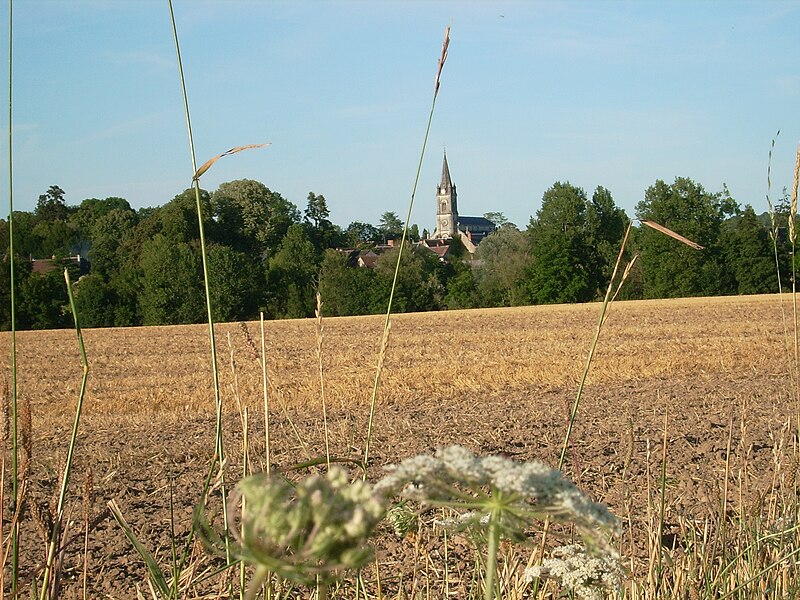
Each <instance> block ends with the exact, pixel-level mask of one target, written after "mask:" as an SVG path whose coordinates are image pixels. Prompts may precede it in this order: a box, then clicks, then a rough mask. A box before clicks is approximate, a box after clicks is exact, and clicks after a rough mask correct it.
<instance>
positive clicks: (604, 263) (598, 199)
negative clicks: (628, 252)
mask: <svg viewBox="0 0 800 600" xmlns="http://www.w3.org/2000/svg"><path fill="white" fill-rule="evenodd" d="M627 227H628V216H627V215H626V214H625V211H624V210H622V209H621V208H619V207H618V206H617V205H616V204H615V203H614V199H613V198H612V196H611V192H609V191H608V190H607V189H606V188H604V187H601V186H598V187H597V189H595V191H594V194H592V199H591V200H590V201H589V202H588V204H587V206H586V241H587V242H588V244H589V247H590V248H592V249H593V250H594V252H592V253H591V254H592V258H593V260H594V263H593V264H592V265H591V268H592V280H593V281H594V284H595V291H594V294H595V296H597V297H598V298H599V297H602V296H603V295H604V294H605V292H606V289H607V288H608V284H609V281H610V280H611V274H612V273H613V271H614V264H615V263H616V261H617V256H618V255H619V249H620V246H621V244H622V238H623V237H624V236H625V229H626V228H627Z"/></svg>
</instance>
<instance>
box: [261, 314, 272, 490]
mask: <svg viewBox="0 0 800 600" xmlns="http://www.w3.org/2000/svg"><path fill="white" fill-rule="evenodd" d="M259 317H260V319H261V323H260V324H261V383H262V386H263V392H264V443H265V444H266V450H265V454H266V461H267V465H266V468H265V471H266V472H267V475H269V472H270V469H271V467H270V460H271V459H272V457H271V456H270V444H269V394H268V391H267V384H268V381H267V350H266V343H265V339H264V338H265V336H264V312H263V311H262V312H260V313H259Z"/></svg>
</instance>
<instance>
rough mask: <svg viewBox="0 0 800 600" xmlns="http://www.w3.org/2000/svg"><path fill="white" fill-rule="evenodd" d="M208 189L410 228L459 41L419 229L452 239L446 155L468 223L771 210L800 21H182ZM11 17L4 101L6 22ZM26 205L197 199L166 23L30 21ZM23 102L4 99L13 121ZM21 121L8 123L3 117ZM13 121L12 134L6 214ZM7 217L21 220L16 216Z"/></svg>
mask: <svg viewBox="0 0 800 600" xmlns="http://www.w3.org/2000/svg"><path fill="white" fill-rule="evenodd" d="M174 6H175V13H176V18H177V25H178V33H179V36H180V42H181V50H182V54H183V60H184V70H185V75H186V79H187V87H188V94H189V102H190V108H191V115H192V121H193V127H194V134H195V145H196V150H197V158H198V161H199V162H203V161H205V160H206V159H207V158H210V157H211V156H213V155H215V154H218V153H220V152H222V151H224V150H226V149H228V148H230V147H232V146H237V145H242V144H250V143H258V142H271V143H272V146H271V147H269V148H268V149H266V150H252V151H249V152H246V153H242V154H239V155H237V156H232V157H229V158H225V159H223V160H222V161H220V162H219V163H217V164H216V165H215V166H214V168H213V169H212V170H211V171H210V172H209V173H208V174H207V175H206V176H204V177H203V180H202V183H203V187H204V188H206V189H208V190H212V191H213V190H214V189H216V187H217V186H218V185H219V184H220V183H222V182H223V181H230V180H233V179H240V178H251V179H257V180H259V181H262V182H263V183H265V184H266V185H267V186H268V187H269V188H271V189H273V190H275V191H278V192H280V193H281V194H282V195H283V196H284V197H286V198H287V199H289V200H291V201H292V202H294V203H295V204H297V205H298V207H299V208H300V209H301V210H302V209H303V208H304V206H305V203H306V197H307V195H308V192H309V191H314V192H315V193H317V194H324V195H325V197H326V198H327V200H328V205H329V207H330V209H331V218H332V220H333V221H334V222H336V223H338V224H340V225H343V226H346V225H347V224H348V223H349V222H350V221H352V220H362V221H369V222H372V223H376V222H377V221H378V219H379V216H380V215H381V214H382V213H383V212H384V211H389V210H390V211H394V212H396V213H398V214H399V215H400V216H401V217H404V216H405V213H406V209H407V205H408V200H409V198H410V195H411V189H412V184H413V178H414V173H415V170H416V165H417V161H418V158H419V152H420V148H421V145H422V139H423V134H424V128H425V123H426V120H427V116H428V110H429V107H430V101H431V95H432V88H433V81H434V77H435V72H436V61H437V58H438V56H439V53H440V49H441V42H442V36H443V32H444V28H445V26H447V25H451V26H452V32H451V39H452V41H451V44H450V54H449V58H448V61H447V65H446V66H445V70H444V73H443V76H442V87H441V91H440V94H439V99H438V102H437V107H436V114H435V116H434V121H433V126H432V129H431V135H430V140H429V145H428V152H427V155H426V157H425V161H424V165H423V170H422V176H421V180H420V187H419V190H418V192H417V198H416V204H415V207H414V213H413V218H412V222H417V223H419V225H420V227H421V228H422V227H427V228H429V229H430V228H432V226H433V219H434V199H435V187H436V183H437V182H438V180H439V174H440V170H441V162H442V149H443V148H444V147H446V148H447V155H448V160H449V163H450V169H451V173H452V176H453V180H454V182H455V183H456V185H457V186H458V192H459V208H460V212H461V213H462V214H467V215H480V214H483V213H484V212H486V211H490V210H494V211H502V212H504V213H505V214H506V216H507V217H508V218H510V219H511V220H512V221H514V222H516V223H517V224H518V225H520V226H521V227H522V226H525V225H527V223H528V220H529V219H530V216H531V215H533V214H534V213H535V212H536V210H538V208H539V206H540V204H541V198H542V194H543V193H544V191H545V190H546V189H547V188H548V187H550V186H551V185H552V184H553V183H554V182H555V181H570V182H571V183H573V184H575V185H578V186H581V187H583V188H584V189H585V190H586V191H587V193H588V194H590V195H591V192H592V190H593V189H594V188H595V187H596V186H598V185H602V186H604V187H606V188H608V189H609V190H610V191H611V193H612V195H613V196H614V199H615V200H616V202H617V204H619V205H620V206H622V207H623V208H625V209H626V210H627V211H628V212H629V214H632V213H633V207H634V206H635V205H636V203H637V202H638V201H639V200H641V199H642V197H643V195H644V191H645V189H646V188H647V187H649V186H650V185H652V184H653V183H654V182H655V180H656V179H663V180H665V181H668V182H671V181H672V180H673V179H674V178H675V177H677V176H687V177H691V178H693V179H694V180H695V181H698V182H700V183H701V184H703V185H704V186H705V187H706V188H707V189H708V190H710V191H719V190H721V189H722V185H723V183H726V184H727V185H728V187H729V189H730V191H731V194H732V195H733V197H734V198H736V199H737V200H738V201H739V202H740V203H742V204H745V203H750V204H753V205H754V207H755V208H756V211H757V212H762V211H763V210H765V209H766V202H765V194H766V168H767V153H768V151H769V146H770V141H771V140H772V138H773V136H774V135H775V132H776V131H777V130H778V129H779V128H780V129H781V130H782V132H781V135H780V136H779V138H778V141H777V146H776V152H775V156H774V159H773V197H777V196H778V195H779V194H780V191H781V188H782V187H783V186H787V187H788V186H790V184H791V177H792V170H793V165H794V154H795V150H796V146H797V142H798V139H800V35H799V34H798V27H797V26H798V24H799V23H800V2H796V1H794V2H780V1H773V2H765V1H759V2H736V1H725V2H722V1H720V2H701V1H692V2H655V1H652V2H650V1H646V2H604V1H597V2H552V1H540V2H511V1H505V0H497V1H494V2H488V1H487V2H480V1H472V2H460V1H455V0H451V1H435V0H431V1H425V2H413V1H404V2H399V1H398V2H393V1H388V0H387V1H373V2H367V1H359V2H340V1H332V2H322V1H313V2H311V1H293V2H280V1H270V2H267V1H264V2H257V1H237V0H218V1H216V2H206V1H202V0H191V1H190V0H174ZM2 11H3V13H2V15H0V21H1V22H0V27H2V31H0V36H2V49H1V50H0V56H2V57H3V59H2V63H3V64H2V67H0V76H1V77H2V81H3V82H4V84H3V87H4V89H5V82H7V80H8V71H7V69H8V67H7V61H6V54H7V48H8V2H7V0H6V2H3V8H2ZM13 52H14V54H13V56H14V117H13V121H14V127H13V139H14V153H13V158H14V202H15V208H17V209H19V210H32V209H33V207H34V206H35V203H36V199H37V198H38V196H39V194H41V193H43V192H44V191H45V190H47V188H48V187H49V186H50V185H53V184H57V185H59V186H61V187H62V188H63V189H64V190H65V191H66V194H67V202H68V203H69V204H79V203H80V202H81V201H82V200H83V199H85V198H87V197H98V198H104V197H107V196H122V197H124V198H127V199H128V201H129V202H130V203H131V205H133V206H134V207H137V208H138V207H141V206H155V205H160V204H163V203H165V202H167V201H169V200H170V199H172V198H173V197H174V196H175V195H176V194H178V193H180V192H181V191H182V190H183V189H185V188H186V187H188V186H189V184H190V180H191V175H192V169H191V163H190V159H189V152H188V143H187V138H186V128H185V122H184V117H183V105H182V99H181V95H180V87H179V80H178V72H177V67H176V59H175V52H174V46H173V41H172V34H171V26H170V21H169V12H168V6H167V2H166V0H164V1H156V0H147V1H145V0H141V1H128V0H105V1H104V0H94V1H81V0H70V1H69V2H63V1H61V0H51V1H43V0H24V1H23V0H17V1H16V2H15V4H14V49H13ZM5 97H7V92H4V98H5ZM5 104H6V102H5V99H4V101H3V105H4V106H5ZM7 115H8V113H7V110H5V111H4V114H3V116H2V120H1V121H0V129H2V133H3V143H2V150H1V151H0V158H2V162H3V174H2V177H0V194H1V199H2V203H3V205H4V206H6V207H7V202H8V167H7V165H8V142H7V140H8V116H7ZM6 210H7V209H6V208H4V209H3V213H4V214H5V212H6Z"/></svg>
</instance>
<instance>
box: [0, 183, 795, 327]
mask: <svg viewBox="0 0 800 600" xmlns="http://www.w3.org/2000/svg"><path fill="white" fill-rule="evenodd" d="M64 196H65V193H64V191H63V190H62V189H61V188H60V187H58V186H51V187H50V188H49V189H48V190H47V192H45V193H44V194H42V195H41V196H40V197H39V200H38V202H37V205H36V208H35V210H34V211H33V212H23V211H19V212H15V213H14V250H15V254H16V261H15V270H16V277H15V279H16V286H15V290H16V299H17V311H16V315H17V327H18V328H19V329H45V328H56V327H66V326H69V325H70V319H71V316H70V313H69V310H68V306H67V294H66V289H65V284H64V279H63V272H62V271H63V267H65V266H66V268H68V269H70V270H71V271H72V279H73V281H74V284H73V285H74V294H75V301H76V305H77V308H78V311H79V314H80V317H81V319H82V323H83V325H84V326H85V327H109V326H133V325H167V324H179V323H196V322H202V321H203V320H205V299H204V290H203V277H202V260H201V248H200V241H199V237H200V236H199V226H198V220H197V211H196V199H195V192H194V190H193V189H189V190H186V191H184V192H183V193H181V194H179V195H177V196H176V197H175V198H174V199H173V200H171V201H170V202H167V203H166V204H164V205H163V206H160V207H156V208H142V209H139V210H134V209H132V208H131V206H130V204H129V203H128V202H127V201H126V200H125V199H123V198H116V197H111V198H105V199H97V198H89V199H86V200H84V201H83V202H81V203H80V205H78V206H68V205H67V204H66V202H65V199H64ZM200 204H201V211H202V215H203V226H204V231H205V234H206V242H207V260H208V269H209V281H210V294H211V302H212V307H213V317H214V319H216V320H218V321H236V320H245V319H252V318H255V317H257V316H258V313H259V312H260V311H263V312H264V313H265V316H266V317H267V318H274V319H279V318H297V317H308V316H312V315H313V314H314V309H315V305H316V300H315V297H316V293H317V291H319V292H320V294H321V296H322V298H323V302H324V313H325V314H326V315H331V316H335V315H360V314H371V313H378V312H382V311H385V310H386V306H387V302H388V297H389V291H390V288H391V282H392V278H393V276H394V271H395V264H396V260H397V253H398V251H399V248H397V247H395V248H392V249H389V250H388V251H385V252H383V253H381V254H380V255H379V256H378V258H377V259H376V261H375V265H374V268H357V267H355V266H353V264H352V255H350V254H348V253H345V252H341V251H340V249H342V248H356V249H370V248H373V247H375V245H376V244H381V243H386V242H388V241H389V240H399V238H400V236H401V234H402V230H403V226H404V223H403V222H402V220H400V219H399V218H398V217H397V215H396V214H395V213H393V212H386V213H384V214H383V215H382V217H381V219H380V222H379V223H378V225H372V224H370V223H365V222H360V221H354V222H352V223H350V224H349V225H348V226H347V227H346V228H342V227H340V226H338V225H336V224H334V223H332V222H331V221H330V218H329V217H330V211H329V209H328V205H327V201H326V200H325V197H324V196H322V195H317V194H315V193H313V192H311V193H309V195H308V200H307V204H306V207H305V209H304V210H303V211H302V213H301V211H300V210H299V209H298V208H297V206H296V205H294V204H293V203H292V202H290V201H288V200H286V199H285V198H283V197H282V196H281V195H280V194H279V193H278V192H275V191H272V190H270V189H269V188H267V187H266V186H265V185H264V184H263V183H260V182H258V181H253V180H247V179H243V180H238V181H231V182H227V183H223V184H222V185H220V186H219V188H218V189H217V190H215V191H214V192H207V191H201V193H200ZM787 205H788V199H787V198H786V193H785V192H784V197H783V198H782V200H781V201H780V202H779V203H778V205H777V209H776V215H775V218H776V219H777V221H776V223H775V225H774V227H772V226H771V223H770V220H769V216H768V215H766V214H762V215H760V216H757V215H756V213H755V211H754V210H753V208H752V207H751V206H745V207H744V208H742V207H741V206H740V205H739V204H738V203H737V202H736V201H735V200H734V199H733V198H731V197H730V194H729V193H728V191H727V190H726V189H723V190H722V191H721V192H716V193H711V192H708V191H706V190H705V189H704V188H703V186H702V185H700V184H698V183H696V182H694V181H692V180H691V179H687V178H677V179H675V181H674V182H673V183H671V184H668V183H665V182H664V181H660V180H659V181H656V182H655V183H654V184H653V185H652V186H651V187H649V188H648V189H647V190H646V192H645V194H644V199H643V200H642V201H641V202H640V203H639V204H638V205H637V207H636V215H635V216H636V219H637V220H635V221H634V224H637V223H639V221H640V220H643V219H649V220H652V221H656V222H658V223H660V224H662V225H664V226H666V227H669V228H670V229H672V230H674V231H676V232H677V233H679V234H681V235H683V236H685V237H687V238H690V239H692V240H693V241H695V242H697V243H698V244H701V245H702V246H703V247H704V250H701V251H697V250H693V249H691V248H689V247H687V246H684V245H682V244H680V243H679V242H677V241H675V240H674V239H671V238H669V237H666V236H664V235H662V234H660V233H659V232H657V231H654V230H652V229H650V228H647V227H642V226H641V225H639V226H635V227H633V230H632V231H633V234H632V237H631V239H630V240H629V243H628V246H627V249H626V254H627V256H626V257H625V258H626V260H630V259H631V258H632V257H633V256H634V255H637V256H638V260H637V261H635V262H634V267H633V268H632V269H631V271H630V274H629V277H628V281H627V282H626V284H625V287H624V288H623V289H622V292H621V295H622V297H624V298H628V299H635V298H665V297H679V296H707V295H721V294H753V293H767V292H773V291H777V275H776V274H778V273H779V274H780V277H781V278H782V280H783V281H784V282H787V281H788V280H789V276H790V275H789V272H790V252H789V248H788V245H789V241H788V240H787V236H786V233H785V231H786V224H787V222H788V221H787V219H788V207H787ZM487 217H490V218H492V220H494V221H495V222H496V223H498V224H499V227H498V229H497V231H496V232H495V233H493V234H491V235H489V236H488V237H487V238H485V239H484V240H483V241H482V242H481V243H480V244H479V245H478V248H477V252H476V254H475V256H474V257H471V256H470V255H469V254H468V253H467V252H466V250H465V249H464V247H463V245H461V244H460V243H459V242H455V243H454V244H453V247H452V248H451V251H450V252H449V254H448V256H447V258H446V260H444V261H442V260H440V259H439V257H438V256H437V255H436V254H434V253H433V252H431V251H430V250H429V249H427V248H425V247H423V246H419V245H415V244H411V243H409V246H408V248H407V249H406V250H405V251H404V252H403V257H402V264H401V267H400V271H399V280H398V284H397V289H396V291H395V297H394V301H395V304H394V310H396V311H398V312H405V311H427V310H441V309H457V308H476V307H495V306H517V305H525V304H546V303H565V302H587V301H591V300H595V299H598V298H601V297H602V295H603V294H604V293H605V290H606V287H607V286H608V283H609V279H610V277H611V274H612V270H613V267H614V263H615V261H616V259H617V255H618V252H619V248H620V245H621V242H622V238H623V236H624V234H625V230H626V228H627V227H628V224H629V217H628V215H626V213H625V211H624V210H622V209H621V208H619V207H618V206H617V205H616V204H615V202H614V199H613V197H612V195H611V192H609V191H608V190H607V189H605V188H603V187H597V188H596V189H595V190H594V192H593V193H592V195H591V197H589V196H588V195H587V194H586V192H585V191H584V190H583V189H581V188H579V187H576V186H574V185H571V184H570V183H566V182H556V183H554V184H553V186H552V187H550V188H549V189H548V190H547V191H546V192H545V193H544V195H543V197H542V203H541V208H540V209H539V210H538V211H537V213H536V214H535V215H534V216H533V217H531V219H530V222H529V224H528V226H527V228H526V229H524V230H520V229H519V228H517V227H516V226H515V225H513V224H511V223H508V222H506V220H505V219H504V217H503V215H502V213H487ZM8 230H9V227H8V220H0V244H2V245H0V248H3V249H5V252H4V255H3V262H4V265H3V269H2V273H0V328H2V329H9V328H10V323H11V315H10V298H9V295H10V292H9V291H10V269H9V252H8V248H9V234H8ZM427 233H428V232H427V231H424V230H423V231H422V232H421V233H420V231H419V228H418V227H417V226H416V225H413V226H411V227H410V228H409V236H408V239H409V240H411V241H415V240H418V239H420V238H424V237H426V236H427ZM771 236H772V237H771ZM773 237H774V240H775V245H776V246H777V250H778V252H777V256H778V261H779V264H778V265H777V266H776V262H775V259H776V253H775V246H773V241H772V238H773ZM78 254H80V255H81V256H83V257H86V258H87V259H88V264H89V267H88V270H87V268H86V266H85V265H83V266H82V265H80V264H78V263H77V262H75V261H74V260H72V259H70V258H69V257H71V256H74V255H78ZM31 258H40V259H41V258H45V259H49V264H50V265H51V267H53V268H51V270H47V269H34V263H33V262H32V261H31ZM54 267H58V268H54Z"/></svg>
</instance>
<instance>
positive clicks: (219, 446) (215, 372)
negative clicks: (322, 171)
mask: <svg viewBox="0 0 800 600" xmlns="http://www.w3.org/2000/svg"><path fill="white" fill-rule="evenodd" d="M167 3H168V4H169V15H170V20H171V22H172V37H173V40H174V42H175V54H176V58H177V61H178V74H179V76H180V82H181V92H182V95H183V109H184V114H185V116H186V130H187V134H188V138H189V154H190V156H191V161H192V173H193V176H192V182H193V184H194V185H193V187H194V194H195V205H196V208H197V225H198V228H199V231H200V256H201V259H202V263H203V289H204V291H205V300H206V316H207V319H208V338H209V343H210V346H211V372H212V376H213V385H214V403H215V408H216V428H215V448H216V451H215V459H216V461H217V463H218V464H219V466H220V476H221V492H222V504H223V506H222V515H223V517H222V518H223V522H224V528H225V553H226V554H225V557H226V561H227V563H228V564H231V554H230V545H229V543H228V506H227V493H226V489H225V475H224V469H223V465H224V464H225V448H224V445H223V441H222V398H221V395H220V389H219V368H218V365H217V347H216V341H215V339H214V317H213V315H212V312H211V293H210V291H211V290H210V286H209V277H208V257H207V253H206V236H205V227H204V226H203V210H202V206H201V205H200V178H199V176H198V169H197V158H196V153H195V150H194V136H193V134H192V120H191V116H190V114H189V97H188V95H187V92H186V78H185V77H184V74H183V62H182V60H181V49H180V43H179V41H178V29H177V25H176V23H175V12H174V11H173V9H172V0H167ZM209 166H210V165H209ZM212 468H213V466H212ZM204 493H205V492H204Z"/></svg>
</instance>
